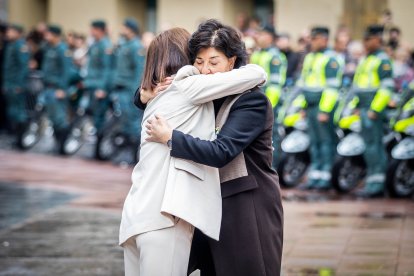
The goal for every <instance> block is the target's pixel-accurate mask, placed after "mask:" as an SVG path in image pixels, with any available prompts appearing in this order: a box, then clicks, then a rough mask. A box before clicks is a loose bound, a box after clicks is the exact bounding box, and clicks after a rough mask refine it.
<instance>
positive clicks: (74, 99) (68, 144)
mask: <svg viewBox="0 0 414 276" xmlns="http://www.w3.org/2000/svg"><path fill="white" fill-rule="evenodd" d="M78 84H79V83H75V84H74V85H72V86H71V87H70V88H69V89H68V96H69V99H70V104H71V107H72V109H73V114H72V119H71V124H70V129H69V132H68V135H67V136H66V137H65V140H64V141H63V144H62V150H61V151H62V154H63V155H73V154H75V153H76V152H77V151H78V150H79V149H80V148H81V147H82V146H83V145H84V144H85V143H86V142H88V141H94V140H95V135H96V129H95V127H94V125H93V121H92V110H93V105H92V104H91V102H92V99H91V97H92V96H91V94H90V93H84V91H83V90H82V89H81V88H80V87H79V85H78Z"/></svg>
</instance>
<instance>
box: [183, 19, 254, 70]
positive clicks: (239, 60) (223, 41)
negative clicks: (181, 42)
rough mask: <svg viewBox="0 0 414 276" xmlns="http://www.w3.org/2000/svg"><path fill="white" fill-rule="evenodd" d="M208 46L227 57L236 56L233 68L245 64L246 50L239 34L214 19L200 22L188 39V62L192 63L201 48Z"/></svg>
mask: <svg viewBox="0 0 414 276" xmlns="http://www.w3.org/2000/svg"><path fill="white" fill-rule="evenodd" d="M210 47H214V48H215V49H216V50H218V51H220V52H222V53H223V54H224V55H225V56H226V57H227V58H231V57H236V61H235V63H234V68H239V67H240V66H243V65H245V64H246V61H247V52H246V47H245V45H244V42H243V41H242V40H241V35H240V34H239V33H238V32H237V31H236V30H235V29H233V28H232V27H230V26H226V25H223V24H222V23H220V22H219V21H217V20H215V19H209V20H207V21H205V22H203V23H201V24H200V25H199V26H198V29H197V31H195V32H194V33H193V35H192V36H191V38H190V40H189V41H188V48H189V51H190V62H191V63H194V61H195V59H196V57H197V54H198V52H199V51H200V50H201V49H206V48H210Z"/></svg>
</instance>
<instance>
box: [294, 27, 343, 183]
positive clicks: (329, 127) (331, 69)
mask: <svg viewBox="0 0 414 276" xmlns="http://www.w3.org/2000/svg"><path fill="white" fill-rule="evenodd" d="M328 39H329V29H328V28H326V27H315V28H313V29H312V32H311V52H310V53H309V54H307V55H306V57H305V60H304V63H303V68H302V74H301V76H300V79H299V83H298V84H299V86H300V87H301V89H302V91H303V95H304V96H305V99H306V102H307V110H306V116H307V122H308V131H309V135H310V138H311V149H310V152H311V159H312V160H311V167H310V172H309V174H308V183H307V186H306V187H307V188H316V189H328V188H330V186H331V184H330V181H331V172H330V171H331V166H332V163H333V160H334V155H335V143H336V136H335V130H334V125H333V109H334V107H335V104H336V101H337V99H338V88H339V86H340V84H341V78H342V66H341V64H340V63H339V62H338V61H337V59H336V55H335V53H334V52H333V51H332V50H331V49H329V48H328Z"/></svg>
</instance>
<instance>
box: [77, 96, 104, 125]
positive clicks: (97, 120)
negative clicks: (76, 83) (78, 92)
mask: <svg viewBox="0 0 414 276" xmlns="http://www.w3.org/2000/svg"><path fill="white" fill-rule="evenodd" d="M83 93H84V95H83V97H82V99H81V101H80V102H79V107H80V108H82V109H84V110H86V109H88V108H90V109H91V111H92V116H93V123H94V125H95V128H96V130H97V131H100V130H102V128H103V126H104V124H105V115H106V111H107V110H108V108H109V104H110V101H109V97H108V96H106V97H104V98H101V99H98V98H96V96H95V90H93V89H91V90H90V89H88V90H85V91H84V92H83Z"/></svg>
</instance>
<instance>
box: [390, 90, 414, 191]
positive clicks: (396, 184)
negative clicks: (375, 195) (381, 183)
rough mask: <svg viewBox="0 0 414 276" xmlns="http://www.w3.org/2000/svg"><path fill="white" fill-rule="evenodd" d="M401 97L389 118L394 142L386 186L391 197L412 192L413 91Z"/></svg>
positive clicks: (413, 178)
mask: <svg viewBox="0 0 414 276" xmlns="http://www.w3.org/2000/svg"><path fill="white" fill-rule="evenodd" d="M402 98H403V99H402V100H401V104H400V106H399V108H398V109H397V112H396V115H395V117H394V118H393V119H392V120H391V126H392V129H393V134H394V137H395V140H396V143H395V145H394V146H393V147H392V149H391V156H390V161H389V163H388V167H387V174H386V186H387V188H388V191H389V193H390V195H391V196H393V197H410V196H412V195H413V194H414V91H407V93H404V95H403V97H402Z"/></svg>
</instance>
